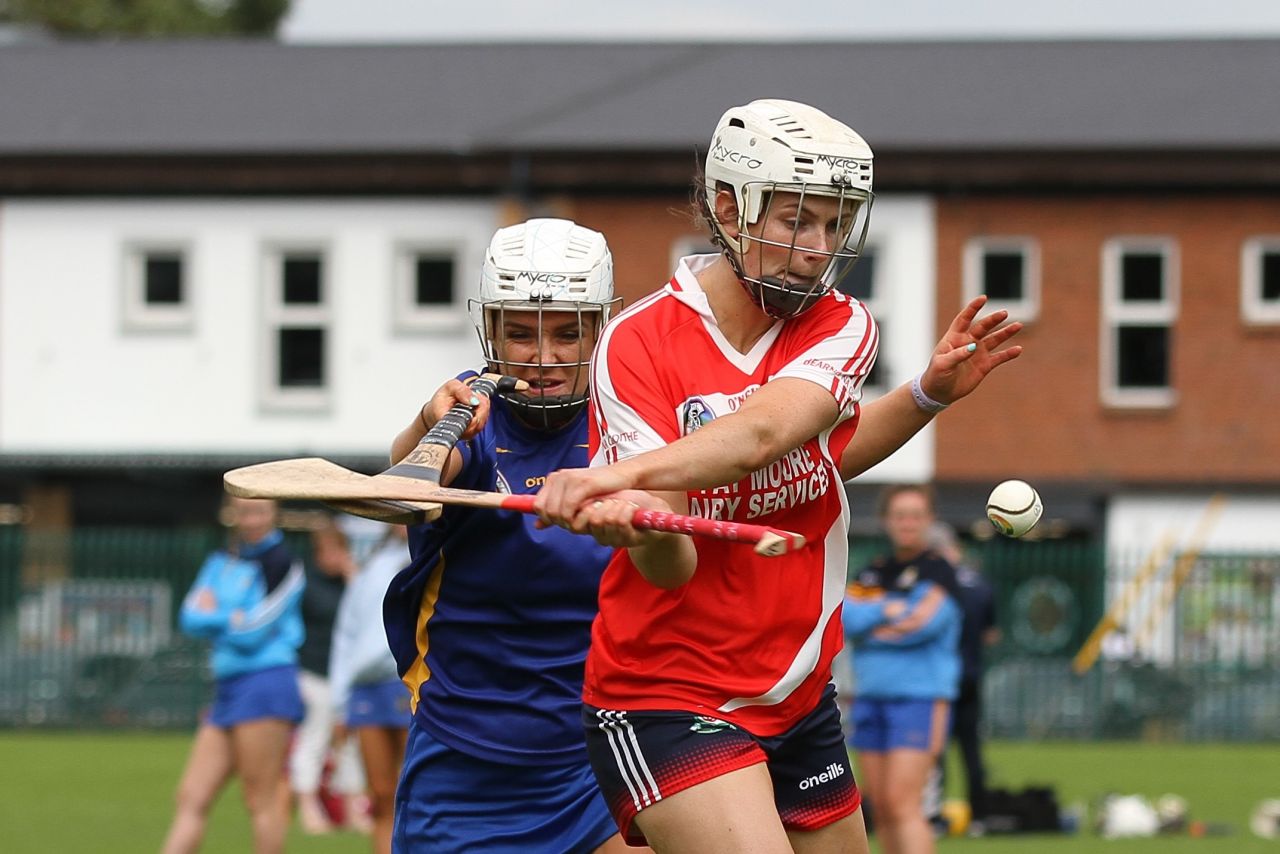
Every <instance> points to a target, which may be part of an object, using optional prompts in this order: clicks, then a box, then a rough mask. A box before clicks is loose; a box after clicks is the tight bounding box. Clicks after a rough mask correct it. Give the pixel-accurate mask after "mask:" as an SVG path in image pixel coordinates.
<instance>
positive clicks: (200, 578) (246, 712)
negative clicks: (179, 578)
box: [163, 498, 304, 854]
mask: <svg viewBox="0 0 1280 854" xmlns="http://www.w3.org/2000/svg"><path fill="white" fill-rule="evenodd" d="M226 510H227V513H228V514H229V516H230V521H231V526H232V529H233V536H232V538H231V542H230V543H229V544H228V546H227V548H226V549H219V550H218V551H216V552H214V553H213V554H211V555H209V557H208V558H207V559H206V560H205V562H204V565H203V566H202V567H201V568H200V572H199V574H198V575H197V577H196V581H195V584H193V585H192V587H191V592H189V593H188V594H187V597H186V599H185V600H183V603H182V611H181V614H180V616H179V624H180V626H181V628H182V631H183V632H185V633H186V634H189V635H192V636H193V637H198V638H204V639H206V640H209V641H212V642H213V657H212V664H213V676H214V680H215V691H214V700H213V705H212V707H211V708H210V709H209V713H208V715H207V717H206V718H205V720H204V721H202V722H201V724H200V727H199V729H198V730H197V731H196V738H195V743H194V744H193V745H192V747H191V755H190V757H189V758H188V759H187V767H186V769H185V770H184V771H183V772H182V780H181V781H180V782H179V784H178V793H177V810H176V812H175V814H174V818H173V824H172V825H171V826H170V828H169V834H168V836H167V837H166V839H165V843H164V848H163V851H164V852H165V854H179V852H190V851H197V850H199V848H200V843H201V841H202V839H203V838H204V831H205V824H206V822H207V819H208V815H209V810H210V808H211V807H212V806H213V802H214V801H215V800H216V798H217V796H218V794H219V792H221V791H222V788H223V787H224V786H225V785H226V784H227V782H228V781H229V780H230V779H231V776H232V775H233V774H236V775H239V777H240V784H241V788H242V789H243V794H244V804H245V807H246V808H247V809H248V810H249V817H250V820H251V823H252V826H253V841H254V851H256V852H259V854H262V852H275V851H283V850H284V840H285V832H286V830H287V828H288V818H287V813H286V811H285V804H284V800H283V799H282V798H281V797H280V794H281V792H280V786H281V774H282V773H283V771H284V761H285V753H286V751H287V750H288V746H289V736H290V734H291V733H292V731H293V728H294V726H295V725H296V724H297V723H298V721H300V720H302V713H303V708H302V698H301V696H300V695H299V693H298V667H297V663H298V647H299V645H301V643H302V635H303V629H302V612H301V596H302V588H303V584H304V576H303V568H302V562H301V561H298V560H295V559H294V557H293V554H292V553H291V552H290V551H289V548H288V546H286V545H285V543H284V535H283V534H282V533H281V532H280V531H279V530H278V529H277V528H276V505H275V502H273V501H265V500H259V499H249V498H229V499H228V500H227V504H226Z"/></svg>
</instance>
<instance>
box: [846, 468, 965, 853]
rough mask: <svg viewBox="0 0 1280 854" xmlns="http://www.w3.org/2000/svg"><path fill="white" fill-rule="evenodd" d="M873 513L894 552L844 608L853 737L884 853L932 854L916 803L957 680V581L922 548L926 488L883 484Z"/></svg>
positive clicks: (857, 584)
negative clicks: (877, 515) (851, 680)
mask: <svg viewBox="0 0 1280 854" xmlns="http://www.w3.org/2000/svg"><path fill="white" fill-rule="evenodd" d="M880 513H881V521H882V522H883V524H884V528H885V531H886V533H887V534H888V535H889V540H890V542H891V543H892V546H893V552H892V554H890V555H888V556H886V557H881V558H877V559H876V560H874V561H872V562H871V564H869V565H868V566H867V567H866V568H865V569H863V570H862V571H861V572H860V573H858V575H857V577H856V578H855V579H854V581H853V583H852V584H851V585H850V586H849V592H848V595H847V596H846V597H845V602H844V613H843V621H844V631H845V635H846V637H847V638H848V640H849V643H850V645H851V647H852V650H853V671H854V679H855V686H854V700H853V707H852V717H853V729H854V731H853V740H852V741H853V747H854V749H855V750H856V751H857V754H858V766H859V770H860V774H859V777H858V779H859V781H860V783H861V786H862V791H863V793H864V794H865V795H866V797H867V800H868V801H869V802H870V806H871V809H870V814H871V820H872V822H873V823H874V826H875V832H876V836H877V837H878V838H879V840H880V846H881V848H882V850H883V851H884V852H885V854H931V852H933V851H934V842H933V831H932V829H931V828H930V827H929V823H928V821H927V818H926V813H925V808H924V804H923V800H924V793H925V788H926V785H927V783H928V781H929V777H930V775H931V773H932V772H933V769H934V766H935V764H936V762H937V758H938V756H939V755H940V754H941V752H942V750H943V749H944V748H945V747H946V743H947V733H948V730H949V726H950V705H951V701H952V700H954V699H955V697H956V692H957V690H958V687H959V682H960V651H959V640H960V625H961V619H962V616H961V610H960V604H959V603H960V597H959V584H958V582H957V580H956V571H955V568H954V567H953V566H952V565H951V564H949V563H947V561H946V560H945V559H943V558H942V557H941V556H940V555H938V554H937V553H935V552H933V551H931V550H930V549H929V548H928V547H927V536H928V530H929V526H930V525H931V524H932V523H933V496H932V493H931V492H930V491H929V490H928V488H926V487H924V486H916V485H896V486H891V487H889V488H888V489H886V490H885V493H884V496H883V497H882V499H881V506H880Z"/></svg>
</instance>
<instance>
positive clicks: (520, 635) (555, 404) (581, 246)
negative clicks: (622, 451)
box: [384, 219, 634, 854]
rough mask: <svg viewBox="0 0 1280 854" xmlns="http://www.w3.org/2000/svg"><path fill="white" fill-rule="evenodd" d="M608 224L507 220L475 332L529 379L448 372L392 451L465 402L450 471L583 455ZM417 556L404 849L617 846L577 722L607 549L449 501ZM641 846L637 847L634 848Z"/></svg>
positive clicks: (405, 664)
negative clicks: (490, 393)
mask: <svg viewBox="0 0 1280 854" xmlns="http://www.w3.org/2000/svg"><path fill="white" fill-rule="evenodd" d="M613 303H614V300H613V270H612V259H611V257H610V254H609V250H608V247H607V246H606V244H605V240H604V237H603V236H602V235H600V234H599V233H597V232H594V231H591V230H589V229H586V228H583V227H581V226H579V225H575V224H574V223H571V222H568V221H566V220H555V219H538V220H531V221H529V222H526V223H523V224H521V225H516V226H512V227H509V228H504V229H501V230H499V231H498V233H497V234H496V235H495V236H494V238H493V241H492V243H491V244H490V246H489V251H488V254H487V256H486V258H485V262H484V267H483V274H482V278H481V285H480V295H479V299H478V300H473V301H472V306H473V312H474V316H475V322H476V327H477V329H478V331H479V333H480V338H481V342H482V344H483V346H484V350H485V361H486V362H487V363H488V368H489V370H491V371H495V372H498V373H502V374H506V375H509V376H515V377H518V378H520V379H523V380H526V381H527V382H528V384H529V388H528V390H527V391H525V392H523V393H517V392H499V394H498V395H496V396H495V397H494V398H493V399H492V401H484V400H481V399H480V398H478V397H473V395H472V393H471V391H470V390H469V389H468V388H467V386H466V380H467V379H468V378H469V377H471V376H473V375H472V374H470V373H468V374H463V375H462V376H460V377H458V378H457V379H453V380H449V381H448V382H447V383H445V384H444V385H443V386H442V387H441V388H440V389H439V390H438V391H437V392H436V393H435V394H434V395H433V397H432V398H431V399H430V400H429V401H428V402H427V403H426V405H424V406H423V407H422V409H421V411H420V412H419V413H416V414H415V415H414V419H413V423H412V424H411V425H410V426H409V427H407V428H406V429H405V430H404V431H403V432H402V433H401V434H400V435H399V436H397V437H396V440H395V442H394V444H393V446H392V458H393V460H400V459H402V458H403V457H404V456H405V455H406V454H408V453H409V452H410V451H411V450H412V449H413V447H414V446H415V445H416V443H417V442H418V440H419V439H420V438H422V436H423V435H424V434H425V433H426V432H427V430H428V429H429V428H430V427H431V426H432V425H433V424H435V423H436V421H437V420H439V419H440V418H441V417H442V416H443V415H444V414H445V412H447V411H448V409H449V407H450V406H452V405H453V404H454V403H456V402H458V401H462V402H464V403H468V404H469V405H472V406H476V413H475V416H474V417H473V419H472V422H471V425H470V426H469V428H468V430H467V432H466V433H464V435H463V441H461V442H460V443H459V444H458V446H457V447H456V448H455V449H454V450H453V452H452V453H451V455H450V457H449V460H448V462H447V463H446V465H445V466H444V472H443V477H442V479H441V482H442V483H447V484H450V485H452V486H455V487H463V488H469V489H481V490H488V491H498V492H510V493H516V494H520V493H533V492H537V491H538V489H539V487H540V486H541V485H542V483H543V480H544V478H545V477H546V475H547V474H548V473H549V472H552V471H555V470H556V469H560V468H565V467H577V466H585V465H586V464H587V412H586V403H587V397H586V390H587V373H588V363H589V358H590V355H591V350H592V347H593V346H594V344H595V341H596V338H597V336H598V335H599V332H600V329H601V327H602V326H603V325H604V323H605V321H606V320H607V319H608V315H609V312H610V310H611V309H612V307H613ZM409 544H410V551H411V553H412V556H413V562H412V564H411V565H410V566H409V567H408V569H406V570H405V571H404V572H402V573H401V574H400V575H399V576H397V577H396V579H395V580H394V581H393V582H392V584H391V587H390V589H389V591H388V593H387V597H386V600H385V603H384V614H385V619H386V629H387V638H388V640H389V641H390V644H391V649H392V652H393V653H394V654H395V656H396V659H397V664H398V669H399V672H400V675H401V677H402V678H403V679H404V681H405V683H406V684H407V685H408V686H409V689H410V691H411V692H412V697H413V705H414V714H413V719H412V722H411V724H410V728H409V741H408V747H407V752H406V758H405V765H404V769H403V772H402V774H401V778H400V784H399V788H398V790H397V793H396V815H395V832H394V833H395V836H394V839H395V850H397V851H404V852H409V851H486V852H506V851H510V852H520V854H531V852H548V854H550V853H551V852H554V854H565V852H593V851H597V850H619V851H621V850H625V848H624V846H623V843H622V842H621V839H620V838H619V837H618V832H617V827H616V825H615V824H614V822H613V819H612V818H611V817H610V816H609V813H608V811H607V810H606V808H605V804H604V801H603V800H602V798H601V796H600V793H599V790H598V789H597V787H596V782H595V779H594V777H593V775H592V772H591V766H590V764H589V762H588V759H587V750H586V745H585V742H584V738H583V734H582V724H581V694H582V678H583V663H584V661H585V659H586V653H587V646H588V644H589V642H590V636H591V621H592V619H593V618H594V617H595V614H596V610H597V606H596V593H597V588H598V586H599V582H600V574H601V572H602V571H603V569H604V566H605V563H606V562H607V561H608V558H609V555H610V549H608V548H606V547H604V546H601V545H599V544H597V543H596V542H595V541H594V540H591V539H590V538H587V537H581V536H577V535H574V534H572V533H570V532H568V531H566V530H564V529H561V528H542V527H539V525H538V524H537V520H536V519H535V518H534V517H532V516H527V515H521V514H517V513H512V512H506V511H494V510H488V509H471V508H465V507H446V508H445V510H444V514H443V515H442V516H441V517H440V518H439V519H438V520H436V521H435V522H434V523H431V524H427V525H421V526H416V527H414V528H412V529H411V530H410V542H409ZM633 850H634V849H633Z"/></svg>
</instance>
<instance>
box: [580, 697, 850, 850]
mask: <svg viewBox="0 0 1280 854" xmlns="http://www.w3.org/2000/svg"><path fill="white" fill-rule="evenodd" d="M582 722H583V726H584V727H585V728H586V735H587V753H588V755H589V756H590V758H591V767H592V769H593V770H594V771H595V774H596V780H597V782H598V783H599V784H600V791H601V793H602V794H603V795H604V802H605V804H606V805H607V806H608V807H609V811H610V812H611V813H612V814H613V818H614V820H615V821H617V823H618V827H619V828H621V830H622V835H623V837H624V838H625V839H626V840H627V842H629V843H631V844H633V845H643V844H644V834H642V833H641V832H640V830H639V829H638V828H636V827H635V825H634V821H633V820H634V819H635V817H636V814H637V813H639V812H640V811H641V810H643V809H644V808H645V807H647V806H649V805H651V804H653V803H656V802H657V801H660V800H662V799H663V798H664V797H670V796H671V795H674V794H675V793H676V792H679V791H682V790H684V789H688V788H690V787H692V786H696V785H698V784H699V783H705V782H706V781H707V780H711V779H714V778H716V777H719V776H722V775H724V774H728V773H729V772H731V771H737V770H738V769H739V768H746V767H748V766H750V765H755V764H758V763H760V762H764V763H765V764H766V765H767V766H768V769H769V776H770V777H771V778H772V780H773V793H774V802H775V803H776V804H777V807H778V816H779V817H780V818H781V819H782V825H783V827H785V828H786V829H788V830H801V831H803V830H817V829H818V828H821V827H826V826H827V825H829V824H831V823H833V822H836V821H838V820H840V819H842V818H844V817H845V816H847V815H849V814H851V813H853V812H854V810H856V809H857V808H858V806H859V805H860V804H861V803H862V797H861V795H860V793H859V792H858V785H857V783H856V782H854V779H853V769H852V767H851V766H850V765H849V754H848V751H847V750H846V749H845V746H844V738H843V735H842V733H841V730H840V714H839V712H838V711H837V709H836V703H835V691H834V689H832V688H830V687H828V688H827V691H826V693H825V694H823V696H822V700H821V701H820V702H819V703H818V706H817V708H815V709H814V710H813V711H812V712H810V713H809V714H808V715H806V716H805V717H804V719H803V720H801V721H800V722H799V723H797V724H796V725H795V726H793V727H792V728H791V729H789V730H787V731H786V732H784V733H782V734H781V735H775V736H771V737H769V738H760V737H757V736H755V735H752V734H751V733H749V732H747V731H746V730H744V729H741V728H739V727H737V726H734V725H733V724H730V723H728V722H727V721H722V720H719V719H718V718H712V717H707V716H705V715H697V714H694V713H693V712H686V711H656V712H655V711H644V712H625V711H617V710H612V709H598V708H596V707H594V706H590V705H584V706H583V709H582Z"/></svg>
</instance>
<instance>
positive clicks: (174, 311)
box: [124, 243, 194, 332]
mask: <svg viewBox="0 0 1280 854" xmlns="http://www.w3.org/2000/svg"><path fill="white" fill-rule="evenodd" d="M188 255H189V253H188V251H187V249H186V247H185V246H181V245H176V244H168V245H156V244H146V243H138V244H133V245H130V246H129V247H127V248H126V250H125V262H124V321H125V328H126V329H128V330H130V331H134V332H147V331H157V330H159V331H183V330H187V329H190V328H191V327H192V326H193V319H194V316H193V311H192V299H191V283H190V281H189V279H190V273H189V264H188V262H187V256H188Z"/></svg>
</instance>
